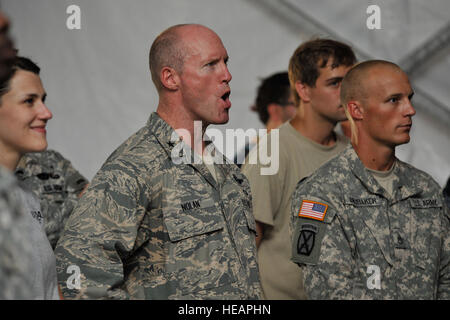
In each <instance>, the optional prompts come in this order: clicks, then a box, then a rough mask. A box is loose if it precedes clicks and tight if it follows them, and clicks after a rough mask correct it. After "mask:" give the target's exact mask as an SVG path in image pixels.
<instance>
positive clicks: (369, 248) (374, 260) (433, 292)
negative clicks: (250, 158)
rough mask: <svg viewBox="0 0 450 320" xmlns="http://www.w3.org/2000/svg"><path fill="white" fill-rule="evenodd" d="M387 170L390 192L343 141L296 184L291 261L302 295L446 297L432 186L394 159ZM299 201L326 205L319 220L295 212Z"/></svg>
mask: <svg viewBox="0 0 450 320" xmlns="http://www.w3.org/2000/svg"><path fill="white" fill-rule="evenodd" d="M393 172H394V173H395V177H396V178H395V181H394V192H393V196H392V197H391V196H390V195H389V194H388V193H387V192H386V191H385V190H384V189H383V188H382V187H381V186H380V185H379V184H378V182H377V181H376V180H375V179H374V178H373V176H372V175H371V174H370V173H369V172H368V170H367V169H366V168H365V167H364V165H363V164H362V162H361V161H360V160H359V158H358V156H357V154H356V152H355V151H354V149H353V148H352V147H351V146H349V147H348V148H347V149H345V150H344V151H343V152H342V153H341V154H340V155H338V156H337V157H336V158H334V159H332V160H330V161H329V162H327V163H326V164H325V165H324V166H322V167H321V168H320V169H318V171H317V172H316V173H314V174H313V175H312V176H310V177H309V178H307V179H306V180H304V181H302V182H300V183H299V184H298V185H297V188H296V191H295V192H294V194H293V202H292V213H293V216H292V218H293V220H292V221H293V224H292V227H293V229H292V230H293V242H292V260H293V261H294V262H295V263H298V264H299V265H300V267H301V268H302V271H303V273H304V285H305V288H306V291H307V294H308V296H309V298H310V299H436V298H439V299H449V298H450V227H449V223H450V221H449V219H450V214H449V210H448V208H447V207H446V206H445V205H444V202H443V201H444V200H443V197H442V194H441V191H440V188H439V185H438V184H437V183H436V182H434V180H433V179H432V178H431V177H430V176H429V175H428V174H426V173H424V172H422V171H420V170H418V169H416V168H414V167H412V166H411V165H409V164H406V163H404V162H401V161H399V160H397V163H396V166H395V168H394V171H393ZM303 200H311V201H315V202H318V203H320V204H323V205H325V206H327V209H326V212H325V217H324V220H323V221H320V220H315V219H310V218H300V217H298V213H299V210H300V206H301V204H302V201H303ZM318 210H320V209H318ZM377 268H379V269H378V270H379V271H380V273H379V275H380V277H378V279H379V280H380V281H379V282H378V283H377V281H376V278H377V277H376V275H377V274H376V271H377V270H376V269H377Z"/></svg>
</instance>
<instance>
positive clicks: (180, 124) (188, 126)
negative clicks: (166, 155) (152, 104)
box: [156, 102, 207, 155]
mask: <svg viewBox="0 0 450 320" xmlns="http://www.w3.org/2000/svg"><path fill="white" fill-rule="evenodd" d="M184 110H185V109H183V108H179V110H177V111H175V110H172V108H171V107H168V106H165V105H163V104H161V102H160V104H159V105H158V108H157V110H156V113H157V114H158V115H159V116H160V117H161V119H163V120H164V121H165V122H167V123H168V124H169V125H170V126H171V127H172V128H173V129H174V130H175V131H176V132H177V133H178V135H179V136H180V137H181V138H182V139H183V141H184V143H186V144H187V145H189V146H190V147H191V148H192V149H193V150H194V151H195V152H197V153H198V154H200V155H201V154H203V150H204V148H205V142H204V141H203V136H204V134H205V131H206V127H207V126H206V125H205V124H204V123H201V121H199V122H200V123H194V121H193V120H189V119H192V116H191V115H188V114H186V113H184V112H183V111H184ZM197 149H198V150H197Z"/></svg>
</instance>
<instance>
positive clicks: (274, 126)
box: [266, 119, 283, 133]
mask: <svg viewBox="0 0 450 320" xmlns="http://www.w3.org/2000/svg"><path fill="white" fill-rule="evenodd" d="M282 124H283V123H282V122H281V121H275V120H271V119H269V121H267V124H266V129H267V133H269V132H270V130H272V129H277V128H278V127H279V126H281V125H282Z"/></svg>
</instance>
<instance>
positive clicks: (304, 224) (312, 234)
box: [291, 218, 328, 265]
mask: <svg viewBox="0 0 450 320" xmlns="http://www.w3.org/2000/svg"><path fill="white" fill-rule="evenodd" d="M327 227H328V224H325V223H323V222H319V221H315V220H310V219H305V218H301V219H298V221H297V223H296V225H295V229H294V233H293V238H292V259H291V260H292V261H293V262H295V263H297V264H308V265H314V264H317V262H318V261H319V257H320V247H321V245H322V240H323V237H324V235H325V231H326V228H327Z"/></svg>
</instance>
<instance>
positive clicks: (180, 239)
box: [55, 25, 261, 299]
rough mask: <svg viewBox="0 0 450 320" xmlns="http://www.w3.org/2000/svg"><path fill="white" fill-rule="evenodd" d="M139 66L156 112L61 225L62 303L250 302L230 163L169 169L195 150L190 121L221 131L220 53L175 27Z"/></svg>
mask: <svg viewBox="0 0 450 320" xmlns="http://www.w3.org/2000/svg"><path fill="white" fill-rule="evenodd" d="M149 60H150V70H151V74H152V79H153V82H154V83H155V86H156V88H157V90H158V93H159V104H158V108H157V111H156V113H153V114H152V115H151V116H150V119H149V120H148V122H147V124H146V125H145V126H144V127H143V128H142V129H140V130H139V131H138V132H136V133H135V134H134V135H133V136H131V137H130V138H129V139H128V140H127V141H125V142H124V143H123V144H122V145H121V146H120V147H119V148H118V149H117V150H116V151H114V153H113V154H112V155H111V156H110V157H109V158H108V159H107V161H106V162H105V163H104V164H103V166H102V168H101V169H100V171H99V172H98V173H97V174H96V176H95V177H94V179H93V180H92V183H91V185H90V186H89V188H88V189H87V191H86V193H85V194H84V196H83V197H82V198H81V199H80V201H79V202H78V204H77V206H76V208H75V210H74V212H73V213H72V215H71V216H70V217H69V219H68V221H67V224H66V228H65V231H64V233H63V235H62V237H61V239H60V241H59V242H58V245H57V247H56V250H55V253H56V255H57V269H58V278H59V281H60V285H61V287H62V290H63V294H64V296H65V297H66V298H88V299H96V298H119V299H126V298H131V299H257V298H260V294H261V288H260V284H259V276H258V267H257V263H256V246H255V235H256V231H255V221H254V219H253V216H252V211H251V195H250V186H249V183H248V181H247V179H246V178H245V177H244V176H243V175H242V174H241V173H240V172H239V169H238V168H237V166H235V165H234V164H231V163H225V164H216V163H217V162H216V163H215V164H207V163H206V162H204V163H184V162H183V161H181V162H180V161H178V160H179V159H178V158H177V157H181V158H183V157H184V152H185V151H186V150H187V151H191V150H192V146H194V144H195V142H194V140H193V139H194V134H193V133H194V121H196V120H198V121H201V122H202V124H203V128H205V127H206V126H207V125H209V124H223V123H226V122H227V121H228V118H229V116H228V111H229V108H230V106H231V102H230V100H229V94H230V88H229V82H230V81H231V74H230V73H229V71H228V67H227V60H228V54H227V51H226V49H225V48H224V46H223V44H222V41H221V40H220V38H219V37H218V36H217V34H215V33H214V32H213V31H212V30H210V29H208V28H206V27H204V26H201V25H177V26H174V27H171V28H169V29H167V30H166V31H164V32H163V33H162V34H161V35H159V36H158V37H157V38H156V40H155V41H154V42H153V44H152V47H151V49H150V59H149ZM179 129H183V130H181V131H182V132H184V133H186V132H187V133H189V135H186V134H184V135H183V134H181V131H180V130H179ZM178 132H180V134H178ZM189 136H190V138H191V139H189ZM182 137H183V139H182ZM201 138H202V137H201ZM197 142H198V141H197ZM200 142H201V144H200V145H201V146H202V148H205V144H204V141H200ZM186 146H187V147H188V148H185V147H186ZM202 150H203V149H202ZM214 152H216V154H215V157H214V159H218V157H217V155H218V154H219V152H218V151H217V150H213V151H212V152H211V153H212V154H214ZM194 154H195V153H194ZM221 159H222V160H223V156H221Z"/></svg>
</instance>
